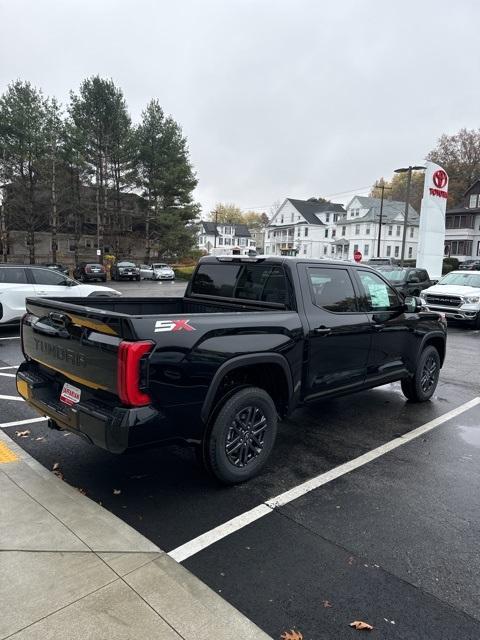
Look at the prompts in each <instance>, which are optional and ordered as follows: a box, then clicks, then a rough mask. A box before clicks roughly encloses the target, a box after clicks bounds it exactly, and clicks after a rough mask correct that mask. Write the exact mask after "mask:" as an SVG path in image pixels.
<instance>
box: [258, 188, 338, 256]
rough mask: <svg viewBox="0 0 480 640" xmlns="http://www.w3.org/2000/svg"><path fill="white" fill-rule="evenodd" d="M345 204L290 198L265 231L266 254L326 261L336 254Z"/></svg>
mask: <svg viewBox="0 0 480 640" xmlns="http://www.w3.org/2000/svg"><path fill="white" fill-rule="evenodd" d="M344 213H345V209H344V207H343V206H342V205H341V204H336V203H333V202H319V201H318V200H314V199H311V200H296V199H293V198H287V199H286V200H285V201H284V202H283V203H282V205H281V206H280V208H279V209H278V211H277V212H276V213H275V214H274V216H273V217H272V219H271V220H270V222H269V224H268V225H267V228H266V230H265V255H267V256H268V255H275V256H281V255H298V256H305V257H307V258H322V257H327V256H332V255H334V253H335V250H336V248H335V245H334V244H332V241H335V238H336V233H337V220H338V219H339V217H340V216H342V215H343V214H344Z"/></svg>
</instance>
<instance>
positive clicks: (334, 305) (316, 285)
mask: <svg viewBox="0 0 480 640" xmlns="http://www.w3.org/2000/svg"><path fill="white" fill-rule="evenodd" d="M308 277H309V281H310V288H311V292H312V302H313V304H314V305H315V306H317V307H321V308H323V309H326V310H327V311H333V312H335V313H349V312H350V313H351V312H355V311H357V301H356V298H355V291H354V289H353V284H352V281H351V279H350V275H349V273H348V271H347V269H322V268H317V267H310V268H309V269H308Z"/></svg>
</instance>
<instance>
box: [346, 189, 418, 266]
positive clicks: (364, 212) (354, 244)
mask: <svg viewBox="0 0 480 640" xmlns="http://www.w3.org/2000/svg"><path fill="white" fill-rule="evenodd" d="M380 204H381V202H380V198H370V197H365V196H354V197H353V198H352V200H351V201H350V202H349V204H348V205H347V207H346V213H345V214H344V215H343V216H342V217H341V218H339V219H338V221H337V232H336V238H335V240H334V244H335V248H336V250H335V255H336V257H337V258H341V259H344V260H346V259H348V260H353V254H354V253H355V251H357V250H358V251H360V252H361V253H362V256H363V260H365V261H366V260H368V259H369V258H372V257H375V256H377V255H380V256H381V257H388V258H390V257H391V258H400V257H401V252H402V240H403V227H404V215H405V203H404V202H398V201H396V200H384V201H383V212H382V232H381V236H380V251H379V252H378V233H379V228H380ZM419 219H420V216H419V215H418V213H417V212H416V211H415V209H414V208H413V207H412V206H411V205H409V209H408V221H407V235H406V239H405V259H407V260H414V259H416V257H417V247H418V225H419Z"/></svg>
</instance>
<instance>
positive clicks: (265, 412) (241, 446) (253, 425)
mask: <svg viewBox="0 0 480 640" xmlns="http://www.w3.org/2000/svg"><path fill="white" fill-rule="evenodd" d="M276 436H277V409H276V407H275V404H274V402H273V400H272V398H271V397H270V396H269V395H268V393H267V392H266V391H264V390H263V389H259V388H258V387H244V388H242V389H241V390H240V391H237V392H236V393H234V395H233V396H230V397H229V398H228V399H227V400H226V401H225V402H224V404H223V406H222V407H221V409H220V411H219V412H218V414H217V416H216V418H215V420H214V422H213V424H212V426H211V429H210V431H209V432H208V433H207V435H206V437H205V440H204V443H203V459H204V463H205V465H206V467H207V469H208V470H209V471H210V472H211V473H212V474H213V475H214V476H215V477H216V478H217V479H218V480H220V482H222V483H223V484H236V483H238V482H245V481H246V480H250V478H253V477H254V476H255V475H257V473H259V471H260V470H261V469H262V467H263V466H264V465H265V463H266V462H267V460H268V458H269V456H270V454H271V452H272V449H273V445H274V444H275V438H276Z"/></svg>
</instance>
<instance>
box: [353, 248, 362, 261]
mask: <svg viewBox="0 0 480 640" xmlns="http://www.w3.org/2000/svg"><path fill="white" fill-rule="evenodd" d="M362 258H363V256H362V252H361V251H358V250H357V251H354V252H353V259H354V260H355V262H361V261H362Z"/></svg>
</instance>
